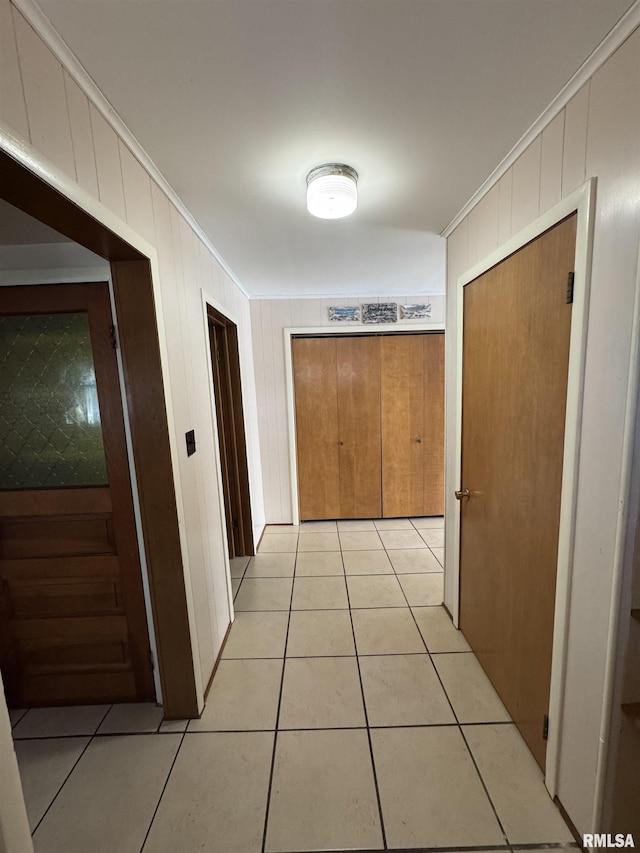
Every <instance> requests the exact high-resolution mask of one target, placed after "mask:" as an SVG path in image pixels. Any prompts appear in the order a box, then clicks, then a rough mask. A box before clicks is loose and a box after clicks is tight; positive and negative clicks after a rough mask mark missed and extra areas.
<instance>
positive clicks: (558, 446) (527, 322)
mask: <svg viewBox="0 0 640 853" xmlns="http://www.w3.org/2000/svg"><path fill="white" fill-rule="evenodd" d="M575 234H576V217H575V215H573V216H571V217H569V218H568V219H566V220H564V221H563V222H562V223H560V224H559V225H557V226H556V227H554V228H552V229H551V230H549V231H547V232H546V233H545V234H543V235H541V236H540V237H538V238H537V239H536V240H534V241H533V242H532V243H529V244H528V245H527V246H525V247H524V248H522V249H520V250H519V251H518V252H517V253H516V254H514V255H512V256H511V257H509V258H507V259H506V260H504V261H503V262H502V263H500V264H499V265H498V266H496V267H493V268H492V269H491V270H489V271H488V272H486V273H484V275H482V276H480V277H479V278H477V279H476V280H475V281H473V282H471V283H470V284H468V285H467V286H466V287H465V288H464V338H463V392H462V484H461V485H462V487H463V488H464V489H469V491H470V493H471V497H470V498H469V499H468V500H463V501H462V507H461V542H460V549H461V550H460V627H461V629H462V631H463V632H464V634H465V636H466V638H467V639H468V641H469V642H470V644H471V646H472V648H473V650H474V651H475V653H476V655H477V656H478V659H479V660H480V662H481V664H482V666H483V667H484V669H485V670H486V672H487V674H488V675H489V678H490V679H491V681H492V682H493V685H494V686H495V688H496V690H497V691H498V693H499V695H500V697H501V698H502V701H503V702H504V704H505V706H506V707H507V709H508V711H509V713H510V714H511V716H512V718H513V720H514V722H515V723H516V725H517V726H518V728H519V729H520V732H521V733H522V735H523V737H524V739H525V741H526V742H527V744H528V746H529V748H530V749H531V751H532V753H533V754H534V756H535V758H536V760H537V762H538V764H539V765H540V767H541V768H543V769H544V766H545V756H546V740H545V739H544V737H543V720H544V717H545V715H547V714H548V708H549V685H550V676H551V653H552V642H553V621H554V605H555V586H556V564H557V556H558V532H559V519H560V492H561V482H562V461H563V452H564V426H565V407H566V396H567V370H568V358H569V338H570V330H571V305H570V304H567V302H566V291H567V275H568V273H569V272H570V271H571V270H572V269H573V264H574V256H575ZM553 722H554V721H551V723H552V725H553Z"/></svg>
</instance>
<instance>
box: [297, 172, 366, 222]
mask: <svg viewBox="0 0 640 853" xmlns="http://www.w3.org/2000/svg"><path fill="white" fill-rule="evenodd" d="M357 183H358V173H357V172H356V170H355V169H352V168H351V166H345V165H344V164H343V163H325V165H324V166H317V167H316V168H315V169H312V170H311V171H310V172H309V174H308V175H307V210H308V211H309V213H311V214H313V216H318V217H319V218H320V219H342V217H343V216H349V214H350V213H353V211H354V210H355V209H356V207H357V206H358V188H357Z"/></svg>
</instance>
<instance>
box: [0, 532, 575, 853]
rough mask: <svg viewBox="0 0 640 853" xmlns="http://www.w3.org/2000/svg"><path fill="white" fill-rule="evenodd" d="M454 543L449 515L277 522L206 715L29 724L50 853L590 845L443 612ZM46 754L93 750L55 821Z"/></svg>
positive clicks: (29, 750)
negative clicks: (62, 727)
mask: <svg viewBox="0 0 640 853" xmlns="http://www.w3.org/2000/svg"><path fill="white" fill-rule="evenodd" d="M442 535H443V530H442V519H440V518H434V519H413V520H409V519H399V520H384V521H376V522H372V521H355V522H337V523H336V522H314V523H305V524H303V525H301V526H300V528H293V527H276V526H270V527H268V528H267V530H266V532H265V534H264V536H263V539H262V542H261V545H260V549H259V553H258V555H257V556H256V557H254V558H251V559H250V560H248V559H246V558H240V559H237V560H235V561H233V565H232V574H233V575H234V576H235V577H234V578H233V586H234V592H235V607H236V621H235V623H234V625H233V627H232V629H231V632H230V635H229V638H228V641H227V644H226V647H225V649H224V653H223V656H222V660H221V661H220V664H219V667H218V670H217V672H216V675H215V677H214V681H213V685H212V688H211V692H210V694H209V699H208V702H207V706H206V708H205V711H204V713H203V715H202V718H201V719H199V720H192V721H190V722H189V723H188V725H187V723H186V722H183V723H162V724H160V723H159V715H158V713H157V712H158V709H155V708H150V707H149V706H130V707H129V708H128V713H127V706H114V707H113V708H112V709H111V710H108V709H107V712H106V717H105V719H104V721H103V722H102V723H101V724H100V728H99V729H98V732H97V735H96V736H93V737H87V736H86V735H88V734H89V732H88V731H83V732H75V731H71V730H68V729H67V731H66V732H65V733H66V734H68V735H72V734H73V735H80V734H82V735H84V737H80V736H75V737H67V738H47V737H46V719H45V723H44V724H41V728H40V729H38V728H37V720H38V715H39V714H40V715H41V716H40V719H41V723H42V719H43V718H42V714H46V713H47V712H37V711H30V712H28V713H27V714H26V715H25V716H24V717H23V718H22V719H21V720H20V721H19V722H18V724H17V726H16V728H15V730H14V735H15V737H16V743H17V750H18V755H19V758H20V766H21V771H22V773H23V780H25V781H26V784H25V794H26V798H27V801H28V804H29V801H30V800H31V811H30V816H31V817H32V820H34V819H35V818H34V815H35V806H34V800H35V799H38V798H39V804H38V809H39V817H38V820H39V821H40V823H39V825H38V828H37V830H36V832H35V836H34V842H35V848H36V851H37V853H57V851H64V853H74V851H77V853H87V851H89V850H91V851H92V853H101V851H104V852H105V853H107V851H109V853H115V851H117V853H129V851H131V853H134V851H136V853H137V851H144V853H192V851H193V853H195V851H211V853H261V851H262V850H265V851H268V853H278V851H281V853H284V851H300V853H302V851H321V850H379V849H385V848H386V849H389V850H395V849H404V850H431V849H434V848H438V849H439V848H446V849H448V850H449V851H454V850H459V849H460V848H463V847H464V848H468V849H469V848H471V849H473V848H483V851H484V853H487V851H489V850H496V851H497V850H513V849H517V848H519V847H524V846H526V849H528V850H531V849H535V846H536V845H540V846H545V847H548V846H551V847H562V846H574V847H575V846H576V845H575V844H574V842H573V839H572V836H571V834H570V832H569V831H568V829H567V827H566V826H565V824H564V822H563V820H562V818H561V816H560V814H559V812H558V810H557V809H556V807H555V805H554V804H553V802H552V801H551V799H550V798H549V796H548V794H547V792H546V789H545V787H544V784H543V780H542V774H541V773H540V771H539V769H538V767H537V765H536V763H535V761H534V759H533V757H532V756H531V755H530V753H529V752H528V750H527V749H526V747H525V746H524V743H523V742H522V740H521V738H520V736H519V734H518V732H517V731H516V729H515V727H514V726H513V724H512V723H511V722H510V720H509V717H508V715H507V712H506V711H505V709H504V707H503V706H502V703H501V702H500V700H499V699H498V697H497V695H496V694H495V692H494V691H493V689H492V687H491V685H490V684H489V682H488V680H487V679H486V676H484V673H483V672H482V670H481V668H480V666H479V664H478V663H477V661H476V659H475V655H473V653H471V652H470V650H469V647H468V646H467V644H466V642H465V640H464V638H463V637H462V635H461V634H460V633H459V632H458V631H456V630H455V629H454V628H453V627H452V625H451V622H450V620H449V617H448V615H447V613H446V612H445V610H444V608H443V607H442V606H440V602H441V600H442V582H443V573H442V554H443V551H442ZM153 712H156V716H155V717H154V716H153ZM48 713H51V712H48ZM104 713H105V711H104V710H103V711H102V716H104ZM30 717H31V722H30ZM101 719H102V717H101ZM42 725H44V726H45V728H42ZM145 725H146V728H145ZM93 731H94V732H95V728H94V730H93ZM127 731H128V732H129V734H127V735H126V736H125V735H124V732H127ZM142 732H148V734H142ZM151 732H157V734H150V733H151ZM43 745H44V748H45V750H48V754H50V755H54V754H56V751H58V752H59V751H60V750H61V749H72V748H73V749H76V750H77V751H78V754H79V755H80V759H79V760H77V755H76V757H75V758H74V759H73V760H71V758H70V759H69V768H68V769H67V771H66V772H67V773H69V770H70V769H71V768H72V767H73V770H72V772H70V774H69V775H68V777H67V778H66V781H64V776H65V775H66V774H64V773H62V774H61V778H60V780H59V782H58V788H60V786H62V787H61V789H60V790H59V791H58V789H54V786H52V787H51V791H52V793H51V794H50V795H49V798H50V800H53V803H52V804H51V806H50V807H49V805H48V803H47V802H45V799H46V798H45V795H44V792H43V790H42V785H41V786H40V789H38V786H37V785H35V784H34V782H33V779H32V777H33V773H31V774H30V772H29V770H30V767H31V769H32V770H33V767H34V765H33V756H34V754H35V752H36V751H37V750H40V752H41V753H42V750H43ZM74 755H75V753H74ZM30 757H31V764H30V761H29V758H30ZM76 760H77V763H76V764H75V765H74V761H76ZM41 766H42V760H41ZM30 780H31V781H30ZM56 794H57V796H56ZM54 797H55V799H54ZM43 814H44V817H42V815H43ZM265 818H266V820H265Z"/></svg>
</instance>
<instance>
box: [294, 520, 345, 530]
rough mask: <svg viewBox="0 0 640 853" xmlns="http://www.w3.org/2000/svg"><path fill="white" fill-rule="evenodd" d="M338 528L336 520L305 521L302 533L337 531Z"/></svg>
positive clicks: (301, 526)
mask: <svg viewBox="0 0 640 853" xmlns="http://www.w3.org/2000/svg"><path fill="white" fill-rule="evenodd" d="M337 529H338V527H337V524H336V522H335V521H303V522H302V524H301V525H300V533H335V532H336V530H337Z"/></svg>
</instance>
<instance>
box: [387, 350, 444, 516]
mask: <svg viewBox="0 0 640 853" xmlns="http://www.w3.org/2000/svg"><path fill="white" fill-rule="evenodd" d="M382 494H383V514H384V517H385V518H394V517H398V516H406V515H409V516H421V515H442V513H443V510H444V335H443V334H430V335H392V336H391V335H390V336H388V337H384V338H382Z"/></svg>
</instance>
